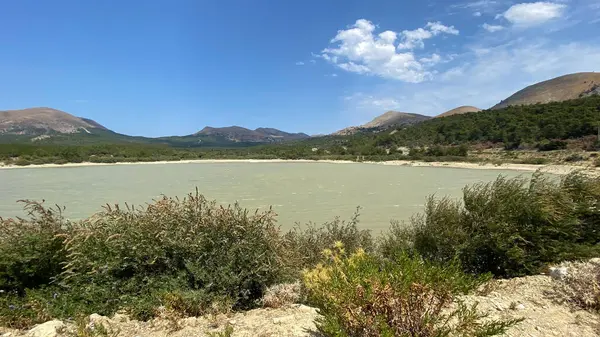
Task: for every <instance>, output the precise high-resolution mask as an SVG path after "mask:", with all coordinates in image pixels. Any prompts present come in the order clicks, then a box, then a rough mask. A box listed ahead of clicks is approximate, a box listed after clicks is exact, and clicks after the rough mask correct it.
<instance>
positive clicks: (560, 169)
mask: <svg viewBox="0 0 600 337" xmlns="http://www.w3.org/2000/svg"><path fill="white" fill-rule="evenodd" d="M202 163H330V164H372V165H393V166H412V167H447V168H462V169H478V170H514V171H525V172H534V171H537V170H540V171H542V172H546V173H553V174H567V173H569V172H572V171H576V170H581V169H585V167H582V166H573V165H530V164H512V163H506V164H501V165H494V164H484V163H467V162H422V161H409V160H393V161H384V162H361V163H358V162H353V161H349V160H307V159H293V160H292V159H198V160H181V161H154V162H122V163H90V162H83V163H67V164H43V165H28V166H16V165H4V164H0V169H27V168H29V169H32V168H51V167H55V168H56V167H83V166H114V165H163V164H202ZM587 170H591V171H593V172H596V173H598V172H600V171H599V170H598V169H595V168H587Z"/></svg>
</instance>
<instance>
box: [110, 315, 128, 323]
mask: <svg viewBox="0 0 600 337" xmlns="http://www.w3.org/2000/svg"><path fill="white" fill-rule="evenodd" d="M112 320H113V321H115V322H119V323H125V322H129V321H130V319H129V316H127V315H123V314H115V315H114V316H113V318H112Z"/></svg>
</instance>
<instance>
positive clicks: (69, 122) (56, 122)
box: [0, 108, 108, 136]
mask: <svg viewBox="0 0 600 337" xmlns="http://www.w3.org/2000/svg"><path fill="white" fill-rule="evenodd" d="M94 130H104V131H108V129H107V128H105V127H104V126H102V125H100V124H99V123H97V122H95V121H93V120H91V119H87V118H80V117H76V116H73V115H71V114H69V113H66V112H64V111H60V110H56V109H51V108H30V109H22V110H7V111H0V133H2V134H18V135H32V136H36V135H37V136H39V135H42V134H46V133H52V132H55V133H80V132H86V133H92V132H93V131H94Z"/></svg>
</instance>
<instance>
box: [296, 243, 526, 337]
mask: <svg viewBox="0 0 600 337" xmlns="http://www.w3.org/2000/svg"><path fill="white" fill-rule="evenodd" d="M325 256H326V257H327V259H326V262H325V263H324V264H323V265H318V266H317V267H316V268H315V269H313V270H310V271H308V272H306V273H305V275H304V283H305V284H306V287H307V289H308V294H309V301H310V303H311V304H313V305H315V306H317V307H318V308H320V310H321V311H320V313H321V315H323V317H322V318H320V319H318V321H317V327H318V330H319V331H320V332H321V333H323V334H324V335H325V336H365V337H371V336H373V337H375V336H390V337H392V336H423V337H427V336H450V335H452V336H494V335H497V334H500V333H502V332H504V331H505V330H506V328H507V327H509V326H511V325H513V324H514V323H516V321H505V322H494V321H492V322H487V323H482V320H481V319H482V318H484V317H483V316H480V315H479V314H478V313H477V308H476V306H473V307H470V308H469V307H467V306H465V305H463V304H461V303H459V305H458V306H457V308H456V309H454V310H448V308H447V307H448V306H449V305H450V304H451V303H452V302H453V299H454V296H455V295H457V294H465V293H467V292H469V291H471V290H473V289H474V288H475V287H476V286H477V285H479V284H481V283H482V282H483V281H484V280H485V277H472V276H469V275H466V274H464V273H463V272H462V271H461V270H460V268H459V267H458V266H456V265H454V264H448V265H446V266H441V265H437V264H435V263H430V262H427V261H423V260H421V259H420V258H415V257H409V256H407V255H395V256H394V257H393V258H392V259H384V258H381V257H377V256H373V255H368V254H365V253H364V251H358V252H356V253H354V254H346V253H345V251H344V245H343V244H342V243H341V242H339V243H337V244H336V246H335V247H334V249H333V251H332V250H326V251H325ZM451 318H452V320H451Z"/></svg>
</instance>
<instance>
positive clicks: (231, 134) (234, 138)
mask: <svg viewBox="0 0 600 337" xmlns="http://www.w3.org/2000/svg"><path fill="white" fill-rule="evenodd" d="M193 136H212V137H219V138H223V139H225V140H227V141H230V142H235V143H238V142H241V143H273V142H280V141H288V140H299V139H305V138H309V137H310V136H309V135H307V134H305V133H289V132H284V131H281V130H277V129H273V128H258V129H256V130H250V129H246V128H243V127H241V126H229V127H223V128H213V127H210V126H207V127H205V128H204V129H202V130H200V131H198V132H196V133H195V134H193Z"/></svg>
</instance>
